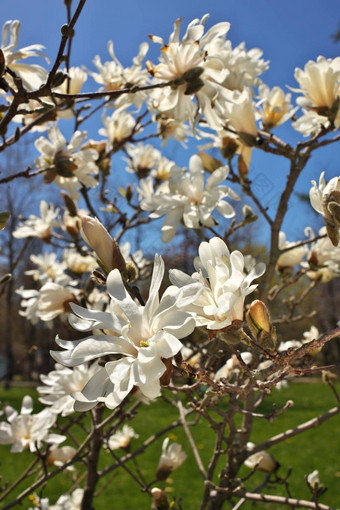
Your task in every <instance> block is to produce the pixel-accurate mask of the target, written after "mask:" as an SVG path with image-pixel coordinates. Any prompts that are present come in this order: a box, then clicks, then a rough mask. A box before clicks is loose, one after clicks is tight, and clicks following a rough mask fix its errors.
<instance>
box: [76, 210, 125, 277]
mask: <svg viewBox="0 0 340 510" xmlns="http://www.w3.org/2000/svg"><path fill="white" fill-rule="evenodd" d="M81 235H82V237H83V239H84V241H85V242H86V243H87V244H88V245H89V246H91V248H92V249H93V250H94V251H95V253H96V255H97V257H98V259H99V263H100V265H101V267H102V269H103V270H104V271H105V273H106V274H108V273H109V272H110V271H112V270H113V269H119V271H120V272H121V273H123V272H124V271H125V269H126V264H125V260H124V257H123V255H122V254H121V252H120V249H119V246H118V244H117V242H116V240H115V239H113V238H112V237H111V236H110V234H109V232H108V231H107V230H106V228H105V227H104V225H102V224H101V223H100V221H99V220H97V218H90V216H85V217H84V218H83V219H82V230H81Z"/></svg>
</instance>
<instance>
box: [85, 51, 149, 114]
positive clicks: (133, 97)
mask: <svg viewBox="0 0 340 510" xmlns="http://www.w3.org/2000/svg"><path fill="white" fill-rule="evenodd" d="M107 47H108V52H109V54H110V56H111V58H112V60H110V61H107V62H104V64H103V63H102V62H101V59H100V57H99V56H98V55H97V56H96V57H95V58H94V61H93V63H94V65H95V66H96V68H97V71H98V72H97V73H93V72H90V73H89V74H90V75H91V76H92V78H93V79H94V80H95V81H96V82H97V83H99V84H102V85H103V88H104V90H107V91H109V92H110V91H114V90H120V89H124V88H128V87H130V88H132V87H134V86H143V85H146V84H147V81H148V73H147V71H146V70H144V69H142V60H143V59H144V57H145V55H146V53H147V51H148V49H149V45H148V44H147V43H145V42H144V43H142V44H141V45H140V46H139V53H138V55H137V56H136V57H134V59H133V63H132V66H131V67H123V66H122V64H121V63H120V62H119V60H118V59H117V57H116V55H115V53H114V50H113V43H112V41H109V43H108V46H107ZM101 90H102V89H101ZM145 98H146V94H145V92H137V93H133V94H122V95H121V96H120V97H119V98H118V99H116V101H115V106H116V107H120V106H123V105H130V104H135V105H136V106H137V108H140V106H141V105H142V103H143V101H144V99H145Z"/></svg>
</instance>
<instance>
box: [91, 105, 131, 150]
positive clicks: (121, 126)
mask: <svg viewBox="0 0 340 510" xmlns="http://www.w3.org/2000/svg"><path fill="white" fill-rule="evenodd" d="M102 120H103V124H104V126H105V127H103V128H101V129H99V131H98V133H99V134H100V135H102V136H105V137H106V138H108V139H109V141H110V143H111V145H112V146H113V148H117V149H118V148H119V147H120V146H121V145H122V144H123V143H124V142H126V140H127V139H128V138H129V137H130V136H131V135H132V134H134V133H138V132H140V126H138V124H137V122H136V120H135V119H134V117H133V116H132V115H131V114H130V113H127V112H125V111H124V110H123V109H121V108H120V109H118V110H115V111H114V112H113V114H112V115H111V116H110V117H103V119H102Z"/></svg>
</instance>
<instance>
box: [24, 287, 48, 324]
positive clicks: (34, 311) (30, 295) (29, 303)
mask: <svg viewBox="0 0 340 510" xmlns="http://www.w3.org/2000/svg"><path fill="white" fill-rule="evenodd" d="M15 292H16V293H17V294H19V295H20V296H21V297H22V301H21V303H20V306H21V307H22V308H25V310H19V315H21V316H22V317H26V319H27V320H28V321H30V322H31V323H32V324H33V325H35V324H37V323H38V322H39V320H40V317H39V298H40V292H39V291H38V290H36V289H24V288H23V287H21V288H20V289H17V290H16V291H15ZM46 326H47V327H48V328H52V322H51V321H47V322H46Z"/></svg>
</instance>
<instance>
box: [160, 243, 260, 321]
mask: <svg viewBox="0 0 340 510" xmlns="http://www.w3.org/2000/svg"><path fill="white" fill-rule="evenodd" d="M198 252H199V258H196V259H195V260H194V266H195V269H196V270H197V272H196V273H193V274H192V275H191V276H188V275H186V274H185V273H183V272H182V271H179V270H177V269H173V270H171V271H170V273H169V276H170V281H171V283H173V284H174V285H176V287H179V289H180V292H179V298H178V306H179V307H185V309H186V310H188V311H191V312H193V313H195V314H196V324H197V326H207V328H208V329H212V330H220V329H223V328H226V327H227V326H230V325H231V324H232V322H233V321H235V320H239V321H242V320H243V307H244V299H245V297H246V296H247V295H248V294H250V293H251V292H253V291H254V290H255V288H256V287H257V285H251V282H252V281H253V280H254V278H258V277H259V276H261V275H262V274H263V273H264V271H265V265H264V264H262V263H260V264H258V265H256V266H255V267H254V268H252V269H251V271H250V272H249V273H248V274H247V275H246V274H245V272H244V257H243V255H242V253H240V252H239V251H233V252H232V253H230V252H229V250H228V247H227V246H226V244H225V243H224V242H223V241H222V239H220V238H218V237H213V238H212V239H210V241H209V243H206V242H203V243H201V244H200V246H199V251H198Z"/></svg>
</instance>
